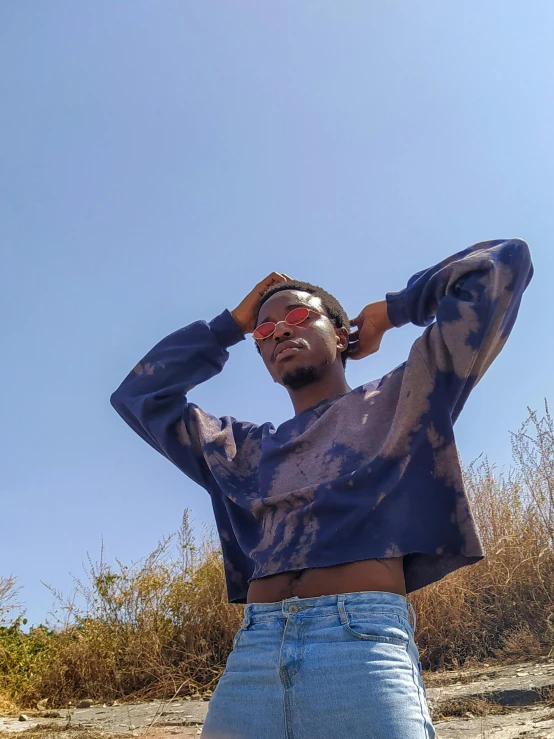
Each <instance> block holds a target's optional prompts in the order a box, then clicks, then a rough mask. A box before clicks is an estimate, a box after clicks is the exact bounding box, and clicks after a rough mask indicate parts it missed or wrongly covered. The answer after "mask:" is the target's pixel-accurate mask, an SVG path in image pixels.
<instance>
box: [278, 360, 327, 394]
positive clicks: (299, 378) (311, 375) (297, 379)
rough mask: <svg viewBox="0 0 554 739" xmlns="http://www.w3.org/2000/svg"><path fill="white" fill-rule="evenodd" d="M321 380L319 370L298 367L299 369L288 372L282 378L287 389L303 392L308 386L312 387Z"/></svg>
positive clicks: (312, 367)
mask: <svg viewBox="0 0 554 739" xmlns="http://www.w3.org/2000/svg"><path fill="white" fill-rule="evenodd" d="M318 379H319V376H318V372H317V368H316V367H314V366H311V367H298V369H295V370H292V371H291V372H288V373H287V374H286V375H283V377H282V383H283V385H284V386H285V387H288V388H290V389H291V390H301V389H302V388H303V387H306V386H307V385H311V384H312V383H313V382H316V381H317V380H318Z"/></svg>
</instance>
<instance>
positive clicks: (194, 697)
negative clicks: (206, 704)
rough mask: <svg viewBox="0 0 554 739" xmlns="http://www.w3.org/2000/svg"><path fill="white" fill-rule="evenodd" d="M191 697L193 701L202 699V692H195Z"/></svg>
mask: <svg viewBox="0 0 554 739" xmlns="http://www.w3.org/2000/svg"><path fill="white" fill-rule="evenodd" d="M191 699H192V700H193V701H201V700H202V696H201V695H200V693H195V694H194V695H193V696H192V698H191Z"/></svg>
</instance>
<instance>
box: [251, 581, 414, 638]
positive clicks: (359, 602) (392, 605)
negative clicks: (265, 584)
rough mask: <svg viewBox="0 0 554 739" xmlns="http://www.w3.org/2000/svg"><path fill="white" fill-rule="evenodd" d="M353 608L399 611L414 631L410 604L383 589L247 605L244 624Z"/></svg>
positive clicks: (328, 613)
mask: <svg viewBox="0 0 554 739" xmlns="http://www.w3.org/2000/svg"><path fill="white" fill-rule="evenodd" d="M352 606H368V607H370V608H376V609H377V610H378V607H379V606H380V607H383V608H385V609H386V610H395V609H398V610H399V611H400V612H401V613H402V615H405V616H407V618H408V620H409V621H410V616H411V623H412V628H413V630H414V632H415V629H416V614H415V611H414V608H413V606H412V604H411V603H410V601H409V600H408V599H407V598H406V597H405V596H404V595H400V594H399V593H388V592H383V591H380V590H364V591H360V592H357V593H340V594H339V595H320V596H317V597H314V598H300V597H299V596H298V595H294V596H292V597H291V598H285V599H284V600H278V601H274V602H272V603H247V604H246V606H245V610H244V624H245V626H249V625H250V624H251V623H253V622H255V621H259V620H261V621H264V620H270V619H277V618H286V617H287V616H288V615H289V614H296V613H299V612H301V611H307V610H311V611H313V615H314V616H325V615H330V614H332V613H336V612H338V613H340V614H341V616H342V614H343V613H344V611H345V609H346V608H348V607H352Z"/></svg>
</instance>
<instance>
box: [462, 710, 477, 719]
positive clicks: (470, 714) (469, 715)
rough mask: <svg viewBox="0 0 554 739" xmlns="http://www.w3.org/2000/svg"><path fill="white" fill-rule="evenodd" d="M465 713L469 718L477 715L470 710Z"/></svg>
mask: <svg viewBox="0 0 554 739" xmlns="http://www.w3.org/2000/svg"><path fill="white" fill-rule="evenodd" d="M464 715H465V716H467V717H468V718H475V716H474V715H473V714H472V713H470V712H469V711H467V713H465V714H464Z"/></svg>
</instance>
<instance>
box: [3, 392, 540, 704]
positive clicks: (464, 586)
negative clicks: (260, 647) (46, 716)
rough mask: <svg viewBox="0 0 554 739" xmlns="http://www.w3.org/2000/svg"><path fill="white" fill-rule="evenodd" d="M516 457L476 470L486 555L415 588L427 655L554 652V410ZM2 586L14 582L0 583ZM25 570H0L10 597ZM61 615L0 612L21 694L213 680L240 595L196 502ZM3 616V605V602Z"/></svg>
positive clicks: (6, 679) (472, 483) (533, 424)
mask: <svg viewBox="0 0 554 739" xmlns="http://www.w3.org/2000/svg"><path fill="white" fill-rule="evenodd" d="M513 456H514V466H513V468H512V469H511V471H510V472H509V473H508V474H506V475H504V474H500V473H498V472H497V471H496V469H495V467H494V466H493V465H491V464H489V462H488V461H487V460H485V461H482V462H481V463H480V464H476V463H475V464H473V465H470V466H469V467H468V468H467V470H466V473H465V476H466V485H467V491H468V495H469V498H470V501H471V505H472V510H473V514H474V517H475V520H476V523H477V525H478V528H479V531H480V534H481V538H482V541H483V544H484V546H485V550H486V552H487V557H486V559H485V560H483V561H482V562H480V563H479V564H477V565H474V566H472V567H465V568H462V569H461V570H458V571H456V572H454V573H451V574H450V575H449V576H447V577H446V578H444V579H443V580H441V581H439V582H437V583H434V584H433V585H430V586H428V587H426V588H424V589H422V590H419V591H416V592H415V593H413V594H411V595H410V596H409V599H410V601H411V602H412V604H413V605H414V607H415V610H416V613H417V617H418V621H417V632H416V641H417V644H418V647H419V650H420V655H421V662H422V666H423V668H424V669H427V670H435V669H438V668H442V667H450V666H461V665H464V664H473V663H476V662H479V661H482V660H487V661H491V660H497V661H513V660H521V659H533V658H534V657H538V656H541V655H544V654H546V655H548V654H552V653H554V424H553V421H552V417H551V415H550V412H549V409H548V406H547V405H546V404H545V414H544V416H542V417H539V416H538V414H537V413H536V412H534V411H529V417H528V419H527V420H526V421H525V423H524V424H523V425H522V427H521V429H520V430H519V431H518V432H517V433H516V434H514V435H513ZM2 588H3V589H2ZM14 589H15V583H14V581H13V579H8V580H4V581H1V580H0V618H1V614H2V608H3V606H2V603H3V602H4V611H6V608H7V603H8V602H9V603H10V606H11V607H13V605H14V601H13V596H14ZM51 590H52V592H53V594H54V596H55V597H56V598H57V599H58V601H60V603H61V605H62V610H63V612H64V613H65V616H64V619H63V621H61V622H59V623H57V624H49V625H48V627H44V626H41V627H37V628H35V629H31V630H30V631H29V632H28V633H24V631H23V629H22V620H21V616H19V617H16V618H12V620H11V621H10V622H9V623H4V625H2V626H0V694H2V692H3V693H4V695H5V696H7V697H8V698H10V699H12V700H17V701H18V702H19V703H20V704H22V705H33V704H34V703H35V702H36V701H38V700H40V699H42V698H45V697H48V698H49V699H50V704H49V705H51V706H62V705H67V703H68V702H69V701H70V700H76V699H78V698H83V697H91V698H93V699H96V700H104V701H110V700H115V699H118V700H121V699H124V698H131V697H132V699H141V698H142V699H145V698H168V697H172V696H177V695H180V696H183V695H190V694H194V693H197V692H200V693H205V692H206V691H208V692H209V691H210V690H213V689H214V687H215V685H216V684H217V680H218V679H219V677H220V676H221V674H222V672H223V669H224V667H225V660H226V658H227V656H228V654H229V651H230V650H231V646H232V637H233V634H234V633H235V631H236V630H237V629H238V628H239V625H240V621H241V619H242V612H243V609H242V607H240V606H236V605H230V604H229V603H227V597H226V590H225V580H224V574H223V562H222V556H221V550H220V548H219V545H218V542H217V539H216V536H215V533H214V532H213V531H212V532H211V533H210V535H209V536H208V537H207V538H206V539H205V540H204V541H203V542H202V543H201V544H200V545H199V546H197V544H196V542H195V539H194V536H193V534H192V530H191V526H190V521H189V512H188V511H185V514H184V517H183V521H182V525H181V527H180V529H179V531H178V532H177V533H176V534H174V535H172V536H170V537H167V538H166V539H164V540H162V541H161V542H160V543H159V545H158V547H157V548H156V549H155V551H154V552H152V553H151V554H150V555H148V556H147V557H146V558H145V559H144V560H141V561H140V562H139V563H136V564H134V565H130V566H128V565H125V564H123V563H122V562H120V561H117V566H113V565H109V564H107V563H106V562H105V561H104V555H103V551H102V553H101V556H100V561H99V562H97V563H94V562H92V560H90V559H89V567H88V577H87V581H86V582H81V581H79V580H76V581H75V591H74V593H73V594H72V595H71V596H70V597H69V599H66V598H64V596H63V595H62V594H61V593H58V592H57V591H56V590H55V589H53V588H51ZM4 616H5V614H4Z"/></svg>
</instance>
